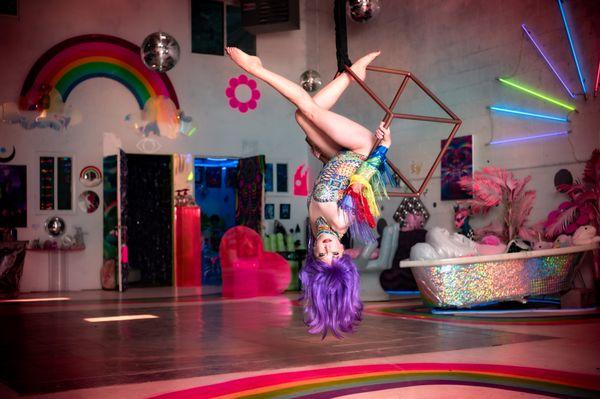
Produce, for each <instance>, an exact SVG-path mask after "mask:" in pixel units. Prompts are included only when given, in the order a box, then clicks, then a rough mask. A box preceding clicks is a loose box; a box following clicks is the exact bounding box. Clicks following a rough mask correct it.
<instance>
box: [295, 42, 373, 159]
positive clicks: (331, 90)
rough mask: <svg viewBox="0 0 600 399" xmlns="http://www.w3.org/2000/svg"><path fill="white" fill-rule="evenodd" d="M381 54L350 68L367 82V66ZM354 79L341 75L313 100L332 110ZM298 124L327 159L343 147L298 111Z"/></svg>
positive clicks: (369, 56) (367, 56) (371, 56)
mask: <svg viewBox="0 0 600 399" xmlns="http://www.w3.org/2000/svg"><path fill="white" fill-rule="evenodd" d="M379 54H380V51H376V52H373V53H369V54H367V55H365V56H364V57H362V58H360V59H358V60H357V61H356V62H355V63H354V64H353V65H352V66H351V67H350V68H351V69H352V71H353V72H354V73H355V74H356V75H357V76H358V78H359V79H361V80H365V77H366V75H367V66H368V65H369V64H370V63H371V62H372V61H373V60H374V59H375V58H376V57H377V56H378V55H379ZM352 80H353V79H352V78H351V77H350V76H349V75H348V74H347V73H346V72H344V73H341V74H340V75H338V76H337V77H336V78H335V79H334V80H332V81H331V82H329V83H328V84H327V85H326V86H325V87H323V88H322V89H321V90H320V91H319V92H318V93H317V94H315V95H314V96H313V100H314V101H315V103H317V105H319V106H320V107H321V108H324V109H326V110H328V109H331V107H333V106H334V105H335V103H336V102H337V101H338V100H339V98H340V96H341V95H342V93H344V91H345V90H346V89H347V88H348V86H349V85H350V83H351V81H352ZM296 122H298V125H300V127H301V128H302V130H304V132H305V133H306V136H307V137H308V140H309V141H310V142H311V143H312V145H314V146H316V147H317V148H318V149H319V151H320V152H321V153H322V154H323V155H325V156H326V157H327V158H331V157H333V156H334V155H335V154H337V153H338V152H339V151H340V150H341V149H342V147H341V146H340V145H338V144H336V143H335V142H334V141H333V140H332V139H331V138H329V137H328V136H327V134H325V133H324V132H323V131H322V130H320V129H319V128H317V127H316V126H315V125H314V124H313V123H312V122H311V121H310V120H309V119H308V118H306V116H305V115H304V114H303V113H302V112H301V111H300V110H298V111H296Z"/></svg>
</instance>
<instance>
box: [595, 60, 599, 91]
mask: <svg viewBox="0 0 600 399" xmlns="http://www.w3.org/2000/svg"><path fill="white" fill-rule="evenodd" d="M598 84H600V60H598V70H597V71H596V84H595V85H594V96H596V95H598Z"/></svg>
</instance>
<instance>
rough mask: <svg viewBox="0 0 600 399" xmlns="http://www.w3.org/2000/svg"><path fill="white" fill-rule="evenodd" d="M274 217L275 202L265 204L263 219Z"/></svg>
mask: <svg viewBox="0 0 600 399" xmlns="http://www.w3.org/2000/svg"><path fill="white" fill-rule="evenodd" d="M272 219H275V204H265V220H272Z"/></svg>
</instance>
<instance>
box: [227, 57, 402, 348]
mask: <svg viewBox="0 0 600 399" xmlns="http://www.w3.org/2000/svg"><path fill="white" fill-rule="evenodd" d="M227 54H228V55H229V57H230V58H231V59H232V60H233V61H234V62H235V63H236V64H237V65H238V66H240V67H241V68H242V69H243V70H245V71H246V72H248V73H249V74H251V75H253V76H255V77H256V78H258V79H260V80H262V81H264V82H265V83H267V84H268V85H270V86H271V87H273V88H274V89H275V90H277V91H278V92H279V93H280V94H281V95H283V96H284V97H285V98H286V99H287V100H289V101H290V102H292V103H293V104H294V105H295V106H296V107H297V108H298V110H297V111H296V121H297V122H298V124H299V125H300V127H301V128H302V130H304V132H305V133H306V136H307V141H308V142H309V144H310V145H311V148H312V150H313V154H314V155H315V156H316V157H317V158H319V159H321V160H323V161H326V163H325V165H324V166H323V169H322V170H321V172H320V174H319V176H318V177H317V179H316V180H315V184H314V186H313V190H312V193H311V195H310V198H309V203H308V215H309V220H310V226H311V232H312V240H311V241H312V242H310V243H309V251H308V254H307V260H306V263H305V265H304V267H303V268H302V270H301V272H300V279H301V281H302V286H303V299H304V308H305V314H306V323H307V325H308V327H309V332H310V333H313V334H322V335H323V337H325V336H326V334H327V332H328V331H331V332H332V333H333V334H334V335H335V336H336V337H338V338H339V337H341V333H345V332H352V331H353V330H354V326H355V325H356V324H358V322H359V321H360V320H361V313H362V303H361V302H360V297H359V292H360V290H359V281H360V280H359V275H358V272H357V270H356V266H355V265H354V263H353V261H352V259H351V258H350V256H348V255H344V246H343V245H342V244H341V242H340V239H341V238H342V236H343V235H344V234H345V233H346V231H347V230H348V229H349V228H350V229H351V232H352V237H354V238H358V239H361V240H362V241H365V242H367V241H371V240H373V239H374V238H373V233H372V230H371V229H372V227H374V224H375V221H374V217H376V216H378V215H379V211H378V209H377V204H376V202H375V199H376V197H378V198H380V197H381V196H384V195H385V184H384V182H383V177H384V176H385V175H386V173H385V172H386V171H385V164H386V163H385V154H386V153H387V150H388V148H389V146H390V144H391V138H390V131H389V129H388V128H386V127H385V126H384V124H383V123H382V124H381V125H380V126H379V128H378V129H377V131H376V132H375V135H373V134H372V133H371V132H370V131H369V130H368V129H367V128H365V127H364V126H362V125H360V124H358V123H356V122H354V121H352V120H350V119H348V118H346V117H344V116H341V115H338V114H336V113H334V112H332V111H330V108H331V107H333V105H334V104H335V103H336V102H337V100H338V99H339V98H340V96H341V95H342V93H343V92H344V90H346V88H347V87H348V86H349V85H350V83H351V81H352V77H351V76H349V74H348V73H346V72H344V73H342V74H340V75H338V76H337V77H336V78H335V79H334V80H333V81H332V82H330V83H329V84H328V85H327V86H325V87H324V88H322V89H321V90H320V91H319V92H318V93H317V94H316V95H315V96H314V97H311V96H310V95H309V94H308V93H307V92H306V91H305V90H304V89H303V88H302V87H301V86H299V85H298V84H296V83H294V82H291V81H290V80H288V79H286V78H284V77H282V76H280V75H277V74H276V73H274V72H272V71H270V70H268V69H266V68H264V67H263V66H262V63H261V61H260V59H259V58H258V57H254V56H250V55H248V54H246V53H244V52H243V51H242V50H240V49H238V48H233V47H229V48H227ZM378 55H379V52H374V53H370V54H367V55H366V56H364V57H362V58H361V59H359V60H358V61H356V62H355V63H354V64H353V65H352V67H351V69H352V71H353V72H354V73H355V74H356V76H357V77H358V78H359V79H361V80H364V78H365V76H366V70H367V69H366V68H367V66H368V65H369V64H370V63H371V62H372V61H373V60H374V59H375V58H376V57H377V56H378ZM378 141H380V145H379V146H378V147H377V148H376V149H375V150H374V151H373V152H372V153H371V149H372V148H373V147H374V146H375V144H376V143H377V142H378ZM388 176H389V175H388Z"/></svg>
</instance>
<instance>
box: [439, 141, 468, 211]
mask: <svg viewBox="0 0 600 399" xmlns="http://www.w3.org/2000/svg"><path fill="white" fill-rule="evenodd" d="M445 144H446V140H442V148H443V147H444V145H445ZM464 176H473V136H463V137H456V138H454V139H453V140H452V142H451V143H450V145H449V146H448V150H447V151H446V153H445V154H444V156H443V157H442V179H441V181H442V200H462V199H469V198H472V197H471V195H469V193H467V192H465V191H464V190H463V189H462V188H460V185H459V184H458V181H459V180H460V179H461V178H462V177H464Z"/></svg>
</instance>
